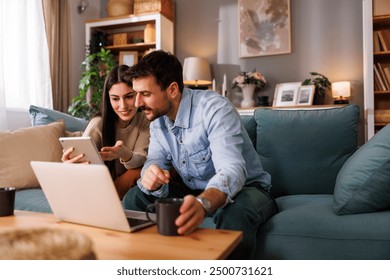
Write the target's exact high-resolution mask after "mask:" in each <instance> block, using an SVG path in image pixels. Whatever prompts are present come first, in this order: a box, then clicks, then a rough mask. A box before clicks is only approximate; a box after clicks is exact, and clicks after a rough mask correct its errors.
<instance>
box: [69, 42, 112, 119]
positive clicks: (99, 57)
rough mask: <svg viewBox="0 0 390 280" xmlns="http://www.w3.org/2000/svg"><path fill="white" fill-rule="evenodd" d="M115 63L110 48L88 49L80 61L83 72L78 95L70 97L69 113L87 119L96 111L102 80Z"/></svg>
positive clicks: (102, 85)
mask: <svg viewBox="0 0 390 280" xmlns="http://www.w3.org/2000/svg"><path fill="white" fill-rule="evenodd" d="M116 64H117V63H116V61H115V59H114V56H113V55H112V53H111V51H110V50H105V49H104V48H101V49H100V51H99V52H91V50H90V51H89V54H88V55H87V56H86V58H85V60H84V61H83V62H82V63H81V67H82V68H83V73H82V74H81V80H80V82H79V95H77V96H75V97H74V98H73V99H72V104H71V105H70V106H69V108H68V113H69V114H70V115H72V116H74V117H79V118H83V119H87V120H89V119H90V118H91V117H92V116H93V115H94V114H96V113H97V111H98V109H99V104H100V100H101V97H102V93H103V87H104V80H105V78H106V76H107V74H108V73H109V72H110V71H111V69H112V68H114V66H115V65H116Z"/></svg>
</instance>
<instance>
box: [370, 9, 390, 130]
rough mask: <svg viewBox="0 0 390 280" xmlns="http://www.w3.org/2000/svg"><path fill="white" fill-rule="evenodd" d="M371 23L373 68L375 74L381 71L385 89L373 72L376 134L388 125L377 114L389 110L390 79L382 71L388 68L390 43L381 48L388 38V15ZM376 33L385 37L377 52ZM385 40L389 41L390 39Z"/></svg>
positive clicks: (389, 30)
mask: <svg viewBox="0 0 390 280" xmlns="http://www.w3.org/2000/svg"><path fill="white" fill-rule="evenodd" d="M372 22H373V35H374V47H373V50H374V51H373V58H374V67H377V70H378V71H377V72H381V70H382V79H383V83H382V84H385V88H383V86H380V83H378V73H375V71H374V126H375V132H377V131H378V130H380V129H381V128H382V127H384V126H386V125H387V124H389V123H390V119H389V121H388V122H387V121H386V122H384V121H383V118H381V121H379V120H378V114H382V112H384V111H383V110H390V77H388V76H386V73H384V71H383V70H385V69H386V68H390V43H387V44H386V43H385V46H383V41H384V42H386V41H387V40H386V36H390V15H381V16H373V17H372ZM378 32H380V33H381V36H383V37H385V39H384V40H383V41H382V42H381V41H380V40H379V41H380V42H381V49H380V50H378V45H376V46H375V44H378V42H376V43H375V40H376V39H375V36H376V34H377V33H378ZM387 39H389V40H388V41H390V37H388V38H387ZM379 66H380V67H379ZM387 71H388V70H387ZM383 74H384V75H383ZM379 75H380V74H379ZM386 84H387V86H386Z"/></svg>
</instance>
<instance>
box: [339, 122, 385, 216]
mask: <svg viewBox="0 0 390 280" xmlns="http://www.w3.org/2000/svg"><path fill="white" fill-rule="evenodd" d="M389 139H390V125H388V126H386V127H384V128H382V129H381V130H380V131H379V132H378V133H377V134H375V135H374V137H372V138H371V139H370V140H369V141H368V142H367V143H365V144H364V145H363V146H362V147H361V148H360V149H359V150H357V151H356V152H355V154H354V155H352V156H351V157H350V158H349V159H348V160H347V162H346V163H345V164H344V166H343V167H342V169H341V170H340V172H339V175H338V176H337V181H336V187H335V193H334V205H333V206H334V207H333V208H334V211H335V212H336V214H338V215H344V214H357V213H368V212H374V211H378V210H385V209H389V208H390V141H389Z"/></svg>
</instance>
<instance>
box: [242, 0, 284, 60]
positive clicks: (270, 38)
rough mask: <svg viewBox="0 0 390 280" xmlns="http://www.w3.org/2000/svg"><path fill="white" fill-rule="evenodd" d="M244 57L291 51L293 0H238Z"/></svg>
mask: <svg viewBox="0 0 390 280" xmlns="http://www.w3.org/2000/svg"><path fill="white" fill-rule="evenodd" d="M238 19H239V28H238V30H239V54H240V57H241V58H243V57H253V56H266V55H278V54H286V53H291V18H290V0H278V1H269V0H238Z"/></svg>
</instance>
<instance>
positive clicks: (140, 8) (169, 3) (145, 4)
mask: <svg viewBox="0 0 390 280" xmlns="http://www.w3.org/2000/svg"><path fill="white" fill-rule="evenodd" d="M153 12H154V13H161V14H162V15H164V16H166V17H167V18H168V19H170V20H171V21H174V12H173V0H134V14H142V13H153Z"/></svg>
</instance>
